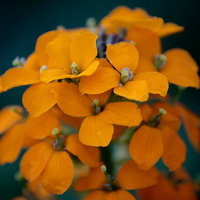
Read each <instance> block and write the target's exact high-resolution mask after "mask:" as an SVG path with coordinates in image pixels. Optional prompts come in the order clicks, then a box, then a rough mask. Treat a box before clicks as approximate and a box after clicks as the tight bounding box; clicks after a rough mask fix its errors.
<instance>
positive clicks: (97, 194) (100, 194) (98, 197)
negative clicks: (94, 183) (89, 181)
mask: <svg viewBox="0 0 200 200" xmlns="http://www.w3.org/2000/svg"><path fill="white" fill-rule="evenodd" d="M107 194H108V192H106V191H104V190H97V191H94V192H92V193H90V194H89V195H88V196H86V197H85V198H84V200H94V199H95V200H106V196H107Z"/></svg>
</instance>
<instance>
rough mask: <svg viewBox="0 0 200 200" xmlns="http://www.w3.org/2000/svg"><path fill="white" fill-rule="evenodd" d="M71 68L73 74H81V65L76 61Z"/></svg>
mask: <svg viewBox="0 0 200 200" xmlns="http://www.w3.org/2000/svg"><path fill="white" fill-rule="evenodd" d="M70 67H71V69H72V74H73V75H74V74H75V75H78V74H80V66H79V65H77V64H76V63H75V62H73V63H72V64H71V66H70Z"/></svg>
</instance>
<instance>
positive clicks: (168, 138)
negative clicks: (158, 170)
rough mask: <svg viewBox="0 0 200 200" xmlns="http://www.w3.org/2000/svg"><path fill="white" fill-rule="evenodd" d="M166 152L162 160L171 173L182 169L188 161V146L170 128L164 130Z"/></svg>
mask: <svg viewBox="0 0 200 200" xmlns="http://www.w3.org/2000/svg"><path fill="white" fill-rule="evenodd" d="M162 131H163V134H162V138H163V144H164V152H163V155H162V159H163V162H164V164H165V165H166V166H167V167H169V169H170V171H175V170H177V169H180V168H181V166H182V164H183V163H184V161H185V159H186V145H185V143H184V142H183V140H182V139H181V137H180V136H179V135H178V134H177V133H176V132H175V131H173V130H171V129H170V128H168V127H165V128H163V129H162Z"/></svg>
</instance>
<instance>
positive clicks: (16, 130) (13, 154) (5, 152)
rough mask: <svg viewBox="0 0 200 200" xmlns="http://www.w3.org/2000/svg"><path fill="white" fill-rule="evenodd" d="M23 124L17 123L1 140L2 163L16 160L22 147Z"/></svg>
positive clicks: (0, 156) (0, 161)
mask: <svg viewBox="0 0 200 200" xmlns="http://www.w3.org/2000/svg"><path fill="white" fill-rule="evenodd" d="M22 143H23V125H22V124H17V125H15V126H14V127H12V128H11V129H10V130H9V131H8V132H6V133H5V134H4V135H3V137H2V138H1V140H0V152H1V153H0V164H5V163H12V162H14V161H15V160H16V159H17V157H18V156H19V153H20V151H21V148H22Z"/></svg>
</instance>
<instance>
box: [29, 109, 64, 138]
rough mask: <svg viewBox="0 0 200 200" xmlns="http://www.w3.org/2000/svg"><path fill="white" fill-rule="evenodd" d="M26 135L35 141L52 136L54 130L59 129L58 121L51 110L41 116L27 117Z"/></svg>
mask: <svg viewBox="0 0 200 200" xmlns="http://www.w3.org/2000/svg"><path fill="white" fill-rule="evenodd" d="M25 127H26V132H27V134H28V135H29V136H30V137H32V138H35V139H43V138H45V137H47V136H48V135H52V133H51V132H52V130H53V129H54V128H58V130H60V129H61V127H60V123H59V120H58V119H57V117H56V116H55V115H54V114H53V112H52V111H51V110H49V111H47V112H45V113H43V114H41V115H40V116H39V117H33V116H31V115H30V116H29V117H28V118H27V121H26V125H25Z"/></svg>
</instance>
